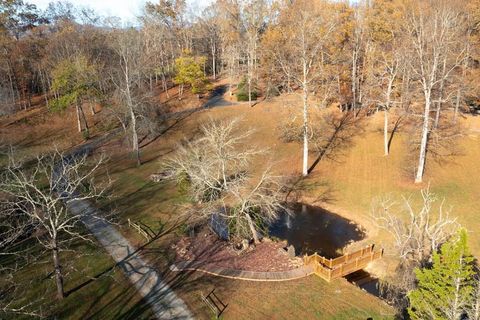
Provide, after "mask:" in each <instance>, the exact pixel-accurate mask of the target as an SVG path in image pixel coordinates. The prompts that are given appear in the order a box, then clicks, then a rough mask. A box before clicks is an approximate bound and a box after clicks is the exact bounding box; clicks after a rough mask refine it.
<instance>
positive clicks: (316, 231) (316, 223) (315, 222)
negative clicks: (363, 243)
mask: <svg viewBox="0 0 480 320" xmlns="http://www.w3.org/2000/svg"><path fill="white" fill-rule="evenodd" d="M293 211H294V214H293V215H292V216H289V215H287V214H283V215H281V216H280V218H279V219H278V220H277V221H275V222H274V223H273V224H271V226H270V228H269V233H270V235H271V236H274V237H277V238H279V239H282V240H287V242H288V245H293V246H294V247H295V252H296V254H297V255H303V254H313V253H314V252H317V253H318V254H320V255H322V256H324V257H326V258H336V257H338V256H341V255H342V249H343V248H344V247H345V246H347V245H348V244H350V243H352V242H355V241H359V240H362V239H363V238H365V232H364V231H363V229H362V227H361V226H359V225H357V224H355V223H354V222H352V221H350V220H348V219H345V218H343V217H341V216H339V215H337V214H334V213H332V212H329V211H327V210H325V209H322V208H320V207H314V206H309V205H304V204H296V205H294V206H293Z"/></svg>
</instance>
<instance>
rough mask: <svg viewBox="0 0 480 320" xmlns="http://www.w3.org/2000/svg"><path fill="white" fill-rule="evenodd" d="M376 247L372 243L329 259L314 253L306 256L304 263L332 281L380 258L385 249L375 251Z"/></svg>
mask: <svg viewBox="0 0 480 320" xmlns="http://www.w3.org/2000/svg"><path fill="white" fill-rule="evenodd" d="M374 248H375V246H374V245H370V246H367V247H365V248H362V249H360V250H357V251H355V252H353V253H347V254H345V255H343V256H341V257H338V258H335V259H327V258H325V257H322V256H320V255H319V254H317V253H314V254H312V255H310V256H304V257H303V263H304V264H305V265H312V266H313V270H314V272H315V274H316V275H318V276H319V277H321V278H323V279H325V280H327V281H331V280H333V279H336V278H341V277H344V276H346V275H348V274H350V273H353V272H355V271H358V270H361V269H363V268H365V267H366V266H367V265H368V264H369V263H370V262H371V261H373V260H377V259H380V258H381V257H382V256H383V249H381V250H377V251H375V249H374Z"/></svg>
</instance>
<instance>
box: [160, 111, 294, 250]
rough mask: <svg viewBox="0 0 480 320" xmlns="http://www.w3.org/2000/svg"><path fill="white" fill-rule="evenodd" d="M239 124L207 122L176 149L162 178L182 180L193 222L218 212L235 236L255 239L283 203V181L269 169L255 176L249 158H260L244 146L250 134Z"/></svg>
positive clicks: (274, 216) (256, 150) (259, 153)
mask: <svg viewBox="0 0 480 320" xmlns="http://www.w3.org/2000/svg"><path fill="white" fill-rule="evenodd" d="M239 127H240V120H239V119H233V120H228V121H214V120H210V121H209V122H208V123H206V124H204V125H202V127H201V136H200V137H199V138H197V139H195V140H193V141H192V142H186V143H185V145H183V146H180V147H179V150H178V152H177V154H176V155H175V156H174V157H172V158H170V159H169V160H168V161H167V162H166V163H165V164H164V166H165V169H166V172H167V176H168V177H170V178H174V179H177V180H179V181H180V182H182V181H183V182H186V183H187V184H188V189H189V191H190V195H191V197H192V199H193V200H195V201H196V202H197V205H196V206H195V207H194V208H193V209H192V210H191V212H190V214H191V215H194V217H195V218H197V219H205V218H209V217H210V216H211V215H212V214H214V213H215V212H219V214H220V215H221V216H223V217H224V218H225V219H226V220H227V221H228V222H229V223H231V224H232V225H233V226H234V228H233V229H234V230H235V231H234V233H235V235H236V236H238V237H241V238H242V237H247V236H248V235H251V237H252V238H253V239H254V240H255V242H258V241H259V236H258V233H259V231H260V230H261V226H262V224H264V223H268V222H271V221H272V220H275V219H276V218H277V216H278V214H279V213H280V211H281V210H284V209H285V208H284V206H283V205H282V199H281V195H282V178H281V177H279V176H276V175H274V174H273V173H272V167H271V165H267V167H266V168H265V169H263V170H261V173H260V174H259V175H258V174H255V173H254V172H253V171H254V168H253V167H252V166H253V163H252V160H253V158H254V157H255V156H265V152H264V151H262V150H260V149H258V148H256V147H246V144H247V141H246V140H247V138H248V137H250V136H251V134H252V131H251V130H249V131H245V132H242V131H240V130H239Z"/></svg>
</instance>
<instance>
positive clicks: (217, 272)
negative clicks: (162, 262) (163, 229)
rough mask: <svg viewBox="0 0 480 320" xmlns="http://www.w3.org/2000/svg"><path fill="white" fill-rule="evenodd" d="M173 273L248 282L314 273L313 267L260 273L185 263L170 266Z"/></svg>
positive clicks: (294, 277) (302, 276)
mask: <svg viewBox="0 0 480 320" xmlns="http://www.w3.org/2000/svg"><path fill="white" fill-rule="evenodd" d="M170 270H172V271H177V272H180V271H198V272H203V273H206V274H211V275H214V276H218V277H223V278H229V279H236V280H246V281H267V282H268V281H288V280H295V279H300V278H304V277H307V276H309V275H311V274H313V273H314V270H313V266H302V267H299V268H296V269H293V270H288V271H274V272H260V271H246V270H234V269H228V268H222V267H213V266H208V265H199V264H195V262H191V261H185V262H180V263H177V264H173V265H171V266H170Z"/></svg>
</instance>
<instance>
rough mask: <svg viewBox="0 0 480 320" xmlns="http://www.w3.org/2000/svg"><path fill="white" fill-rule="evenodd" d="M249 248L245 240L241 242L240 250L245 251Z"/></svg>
mask: <svg viewBox="0 0 480 320" xmlns="http://www.w3.org/2000/svg"><path fill="white" fill-rule="evenodd" d="M248 247H249V242H248V240H247V239H243V240H242V250H247V249H248Z"/></svg>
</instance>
